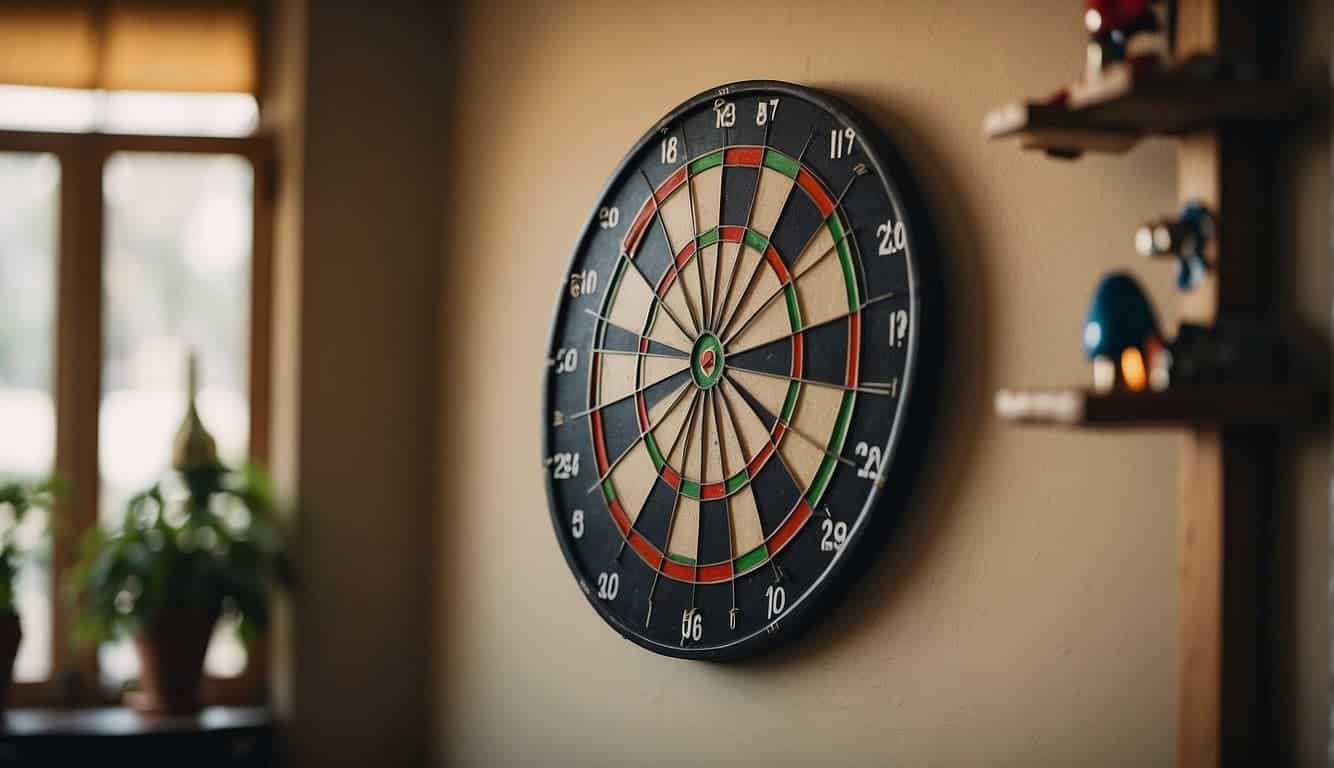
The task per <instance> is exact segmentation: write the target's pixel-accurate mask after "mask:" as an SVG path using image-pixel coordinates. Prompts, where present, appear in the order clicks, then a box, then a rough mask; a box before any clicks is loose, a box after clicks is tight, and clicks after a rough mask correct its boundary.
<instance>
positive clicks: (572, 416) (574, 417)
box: [561, 358, 688, 426]
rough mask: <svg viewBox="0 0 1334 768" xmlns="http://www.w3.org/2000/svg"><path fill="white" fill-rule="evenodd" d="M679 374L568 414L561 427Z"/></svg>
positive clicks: (662, 377) (660, 378)
mask: <svg viewBox="0 0 1334 768" xmlns="http://www.w3.org/2000/svg"><path fill="white" fill-rule="evenodd" d="M673 359H676V358H673ZM679 373H681V371H676V372H673V373H669V374H667V375H665V376H659V377H658V378H656V379H654V380H653V381H650V382H648V383H646V384H644V385H643V386H640V387H636V388H635V389H633V390H631V391H629V392H627V393H625V394H624V395H621V396H620V397H617V398H614V399H612V400H608V401H607V402H605V403H598V404H597V405H593V406H589V407H588V408H585V409H583V410H582V411H579V412H578V413H573V414H570V415H569V416H566V417H565V420H564V421H563V422H561V426H565V425H567V424H572V423H574V422H575V421H576V420H578V419H582V418H584V417H585V416H588V415H589V414H591V413H593V412H594V411H597V410H601V409H603V408H607V407H609V406H612V405H615V404H617V403H619V402H621V401H622V400H625V399H627V398H631V397H634V396H635V395H638V394H639V393H641V392H645V391H647V390H648V389H650V388H652V387H655V386H657V385H658V384H661V383H662V382H664V381H666V380H667V379H670V378H671V377H673V376H676V375H677V374H679ZM687 383H688V382H687Z"/></svg>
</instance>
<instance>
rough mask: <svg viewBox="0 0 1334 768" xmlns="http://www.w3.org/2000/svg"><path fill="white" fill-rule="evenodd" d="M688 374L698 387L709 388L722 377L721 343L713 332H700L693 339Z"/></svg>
mask: <svg viewBox="0 0 1334 768" xmlns="http://www.w3.org/2000/svg"><path fill="white" fill-rule="evenodd" d="M690 376H691V378H693V379H694V380H695V386H697V387H699V388H700V389H710V388H712V387H713V385H714V384H717V383H718V382H719V381H720V380H721V379H722V378H723V343H722V342H721V341H719V340H718V337H717V336H715V335H714V334H712V333H702V334H700V337H699V338H698V339H696V340H695V350H694V351H693V352H691V353H690Z"/></svg>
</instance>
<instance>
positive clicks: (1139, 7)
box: [1084, 0, 1149, 34]
mask: <svg viewBox="0 0 1334 768" xmlns="http://www.w3.org/2000/svg"><path fill="white" fill-rule="evenodd" d="M1084 8H1085V11H1084V25H1085V26H1086V27H1088V31H1089V32H1092V33H1095V34H1096V33H1098V32H1105V31H1107V30H1109V29H1120V28H1122V27H1128V26H1130V25H1131V24H1132V23H1134V22H1135V21H1137V20H1138V19H1139V18H1140V17H1142V16H1143V15H1144V14H1145V13H1148V11H1149V2H1148V0H1085V2H1084Z"/></svg>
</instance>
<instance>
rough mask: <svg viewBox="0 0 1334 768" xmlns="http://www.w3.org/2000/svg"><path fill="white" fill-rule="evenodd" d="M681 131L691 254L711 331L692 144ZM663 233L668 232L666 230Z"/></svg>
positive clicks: (701, 309) (706, 327)
mask: <svg viewBox="0 0 1334 768" xmlns="http://www.w3.org/2000/svg"><path fill="white" fill-rule="evenodd" d="M680 131H681V149H682V150H683V151H682V154H684V155H685V157H686V161H685V166H686V181H685V188H686V201H687V202H688V203H690V231H691V232H692V233H693V234H692V235H691V238H690V240H691V242H693V243H695V252H694V253H693V254H691V256H692V257H693V258H694V260H695V276H696V277H698V278H699V293H700V297H699V311H700V314H701V315H702V316H703V318H704V326H703V327H704V328H705V329H710V328H712V327H713V326H712V325H711V324H710V323H709V308H710V303H709V284H708V283H707V282H705V280H704V257H703V256H702V255H701V254H700V248H699V236H700V235H701V234H703V233H702V232H700V231H699V218H698V215H697V214H696V213H695V180H694V178H693V177H692V176H691V175H690V163H691V161H692V160H693V159H694V158H692V157H691V156H690V142H689V140H688V139H686V132H685V129H684V128H681V129H680ZM663 231H666V230H665V229H664V230H663ZM669 245H670V244H669ZM675 253H676V252H675V251H672V254H673V259H675ZM681 288H682V290H684V289H685V286H681Z"/></svg>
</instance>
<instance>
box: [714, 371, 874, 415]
mask: <svg viewBox="0 0 1334 768" xmlns="http://www.w3.org/2000/svg"><path fill="white" fill-rule="evenodd" d="M728 367H729V368H730V369H731V370H733V371H741V372H742V373H749V374H753V375H755V376H765V377H767V378H770V379H778V380H779V381H795V382H797V383H799V384H809V385H810V386H813V387H828V388H829V389H837V390H838V391H840V392H857V393H859V394H864V395H880V396H882V397H893V396H894V392H893V390H892V388H891V387H892V385H890V384H881V383H879V382H876V383H875V384H868V383H867V382H862V383H861V384H860V385H858V386H855V387H849V386H848V385H846V384H835V383H833V382H830V381H816V380H815V379H804V378H802V377H800V376H789V375H787V374H783V373H773V372H772V371H761V370H759V369H757V368H746V367H744V366H740V365H736V364H735V363H728ZM724 375H726V374H724ZM780 421H781V419H780Z"/></svg>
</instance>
